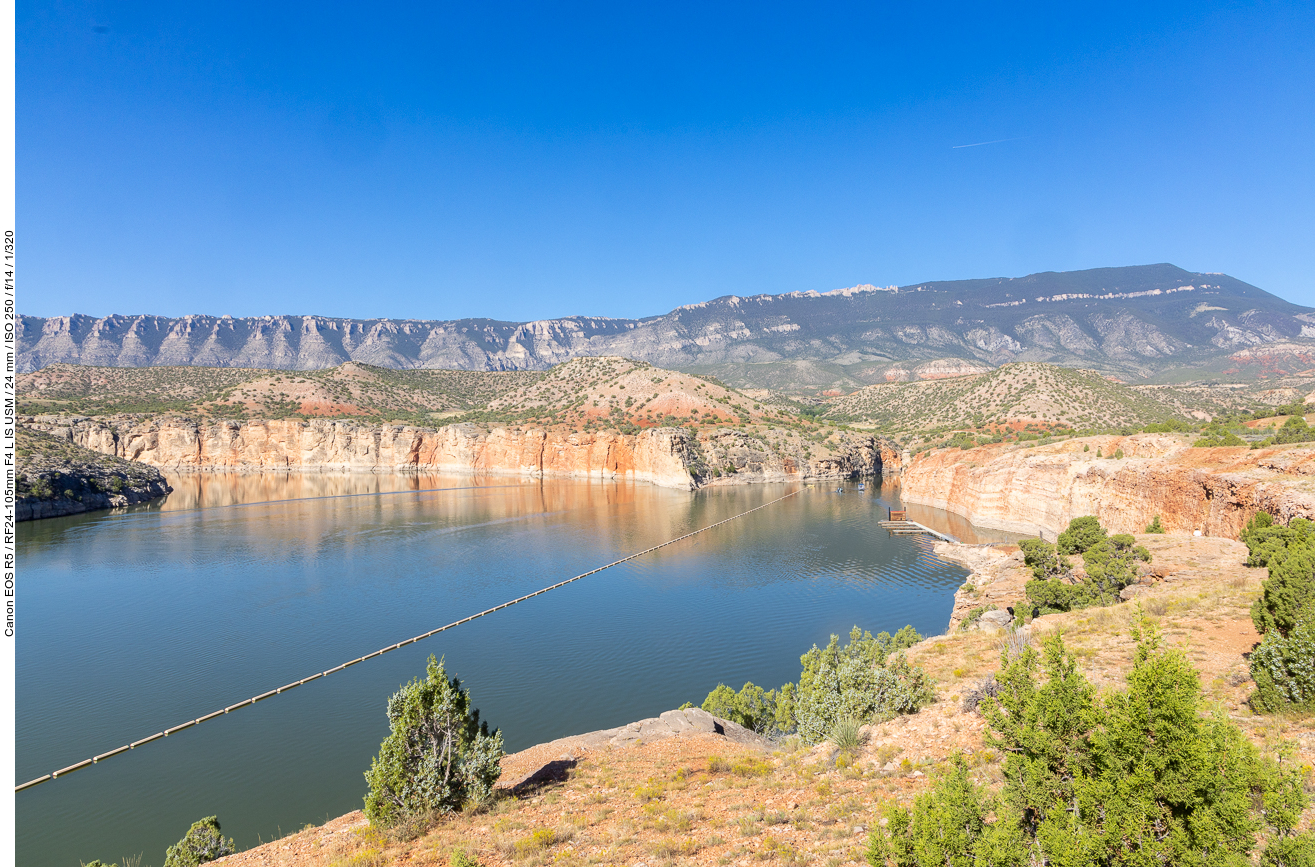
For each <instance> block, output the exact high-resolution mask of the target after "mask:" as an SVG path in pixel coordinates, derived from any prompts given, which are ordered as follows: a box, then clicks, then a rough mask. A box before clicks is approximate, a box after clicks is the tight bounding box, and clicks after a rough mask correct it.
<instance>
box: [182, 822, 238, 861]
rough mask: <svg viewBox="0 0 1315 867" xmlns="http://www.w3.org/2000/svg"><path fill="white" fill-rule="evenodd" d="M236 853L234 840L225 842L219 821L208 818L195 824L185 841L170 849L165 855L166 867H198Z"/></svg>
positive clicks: (186, 835)
mask: <svg viewBox="0 0 1315 867" xmlns="http://www.w3.org/2000/svg"><path fill="white" fill-rule="evenodd" d="M235 851H236V850H235V849H234V848H233V838H232V837H229V838H228V839H227V840H225V839H224V835H223V834H221V833H219V819H218V818H217V817H215V816H206V817H205V818H204V819H201V820H199V821H196V822H193V823H192V827H191V828H189V829H187V833H186V834H184V835H183V839H181V840H179V841H178V842H177V843H176V844H174V845H173V846H170V847H169V849H168V851H167V852H165V855H164V867H197V865H199V864H206V863H208V862H210V861H213V860H215V859H216V858H222V857H224V856H225V855H232V854H233V853H234V852H235Z"/></svg>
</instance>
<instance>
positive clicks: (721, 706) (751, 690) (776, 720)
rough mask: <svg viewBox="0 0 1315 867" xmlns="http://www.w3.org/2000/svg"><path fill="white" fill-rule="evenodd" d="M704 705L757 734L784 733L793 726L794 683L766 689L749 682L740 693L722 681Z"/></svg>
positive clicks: (711, 711) (713, 712) (705, 700)
mask: <svg viewBox="0 0 1315 867" xmlns="http://www.w3.org/2000/svg"><path fill="white" fill-rule="evenodd" d="M701 707H702V708H703V709H704V710H706V711H707V712H708V713H710V714H712V715H713V716H715V717H719V718H721V719H727V720H730V721H731V722H733V723H738V724H739V725H742V726H744V727H745V728H747V729H752V730H753V731H755V732H758V734H773V733H777V732H781V733H784V732H788V731H790V730H791V729H793V728H794V684H793V683H787V684H785V685H784V686H782V687H781V689H780V691H777V690H774V689H769V690H764V689H763V688H762V687H761V686H755V685H754V684H753V683H752V682H750V683H746V684H745V685H744V686H743V687H742V688H741V689H740V691H739V692H738V693H737V692H736V691H735V690H733V689H731V688H730V687H729V686H726V685H725V684H721V683H719V684H717V688H716V689H714V690H713V691H712V692H710V693H708V697H707V698H705V699H704V700H703V704H702V705H701Z"/></svg>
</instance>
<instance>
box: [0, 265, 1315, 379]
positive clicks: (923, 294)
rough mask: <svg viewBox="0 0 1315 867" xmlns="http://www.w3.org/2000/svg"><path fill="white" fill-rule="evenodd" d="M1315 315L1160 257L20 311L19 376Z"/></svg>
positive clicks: (788, 364) (663, 353)
mask: <svg viewBox="0 0 1315 867" xmlns="http://www.w3.org/2000/svg"><path fill="white" fill-rule="evenodd" d="M1312 313H1315V311H1312V309H1311V308H1307V307H1300V306H1298V305H1295V304H1291V303H1289V302H1287V301H1284V300H1283V299H1281V298H1278V297H1277V296H1274V295H1271V294H1270V293H1268V292H1265V291H1264V290H1262V289H1258V288H1256V287H1255V286H1251V285H1249V284H1247V283H1243V282H1242V281H1240V280H1236V279H1234V278H1232V277H1229V276H1227V275H1224V274H1201V273H1194V272H1190V271H1184V270H1182V269H1181V268H1177V267H1175V266H1173V265H1168V264H1161V265H1142V266H1132V267H1125V268H1097V269H1092V270H1088V271H1068V272H1045V273H1040V274H1031V275H1028V276H1026V277H1019V278H1003V277H1002V278H992V279H983V280H957V281H947V282H931V283H921V284H917V285H914V286H904V287H900V288H898V289H878V288H876V287H871V286H866V287H857V288H854V289H842V290H837V291H835V292H828V293H818V292H793V293H787V294H783V295H752V296H747V297H743V296H738V295H727V296H724V297H721V298H717V299H715V300H712V301H707V302H704V303H701V304H694V305H691V306H688V307H681V308H677V309H676V310H673V311H671V312H670V313H667V314H665V315H663V316H653V317H649V318H646V319H606V318H597V317H585V316H571V317H565V318H561V319H548V320H540V321H536V322H499V321H494V320H490V319H462V320H453V321H422V320H390V319H335V318H331V317H323V316H265V317H253V318H243V319H234V318H231V317H228V316H223V317H214V316H185V317H182V318H179V319H170V318H166V317H160V316H149V315H140V316H121V315H115V316H107V317H104V318H101V319H95V318H92V317H88V316H80V315H73V316H64V317H52V318H49V319H42V318H38V317H32V316H22V317H21V322H20V328H19V353H18V359H17V361H18V370H19V372H30V371H33V370H37V369H40V368H41V367H44V366H45V365H48V364H52V363H55V362H67V363H72V364H84V365H105V366H118V367H124V366H129V367H140V366H158V365H205V366H214V367H260V368H271V369H287V370H315V369H322V368H326V367H332V366H335V365H338V364H341V363H343V362H345V361H349V360H352V361H360V362H365V363H367V364H373V365H377V366H381V367H389V368H396V369H405V368H417V367H419V368H447V369H468V370H542V369H546V368H548V367H551V366H552V365H554V364H557V363H559V362H562V361H565V360H567V359H570V358H574V357H578V356H582V355H623V356H627V357H629V358H635V359H639V360H643V361H648V362H650V363H652V364H655V365H659V366H661V367H667V368H687V369H688V368H694V369H701V370H706V371H709V372H719V373H721V374H726V375H727V377H728V378H729V379H731V380H732V381H735V382H737V383H740V384H746V385H748V384H754V383H753V380H754V376H755V375H756V374H762V377H761V378H766V379H769V380H770V379H771V378H772V377H771V375H768V374H766V373H764V371H770V370H771V369H772V368H773V367H776V368H781V366H784V367H785V368H789V369H795V368H799V365H800V363H801V362H807V364H806V365H804V368H806V369H807V376H806V377H805V378H808V377H811V378H812V379H815V380H818V381H819V382H820V381H822V380H825V379H826V378H827V377H828V376H832V377H834V378H835V379H836V381H838V382H839V381H844V382H845V383H846V384H852V383H862V382H869V381H879V380H880V379H881V378H882V372H883V371H885V370H886V369H888V368H889V367H890V366H891V365H892V364H896V363H906V362H908V363H913V364H916V363H918V362H924V361H929V360H932V359H956V358H957V359H965V360H968V361H971V362H973V363H975V364H985V365H998V364H1003V363H1006V362H1010V361H1047V362H1052V363H1057V364H1063V365H1071V366H1080V367H1088V368H1094V369H1097V370H1101V371H1106V372H1110V373H1118V374H1121V375H1124V376H1133V377H1138V378H1142V377H1148V376H1152V375H1155V374H1156V373H1159V372H1162V371H1164V370H1166V369H1168V368H1171V367H1184V366H1186V367H1191V366H1195V365H1202V364H1206V363H1208V362H1210V361H1211V360H1217V359H1219V358H1221V357H1224V356H1227V355H1228V354H1229V353H1231V352H1234V351H1236V350H1237V349H1240V348H1243V347H1246V346H1254V345H1257V344H1264V343H1273V342H1277V341H1298V342H1301V341H1303V339H1304V338H1312V337H1315V316H1312ZM787 373H788V371H787ZM782 376H786V374H782ZM786 378H789V377H788V376H786Z"/></svg>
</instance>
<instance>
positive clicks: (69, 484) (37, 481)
mask: <svg viewBox="0 0 1315 867" xmlns="http://www.w3.org/2000/svg"><path fill="white" fill-rule="evenodd" d="M16 434H17V436H16V439H17V447H18V448H17V453H18V468H17V470H18V471H17V473H16V480H15V481H16V484H15V487H16V489H17V490H16V493H17V495H18V499H17V502H16V509H15V511H16V517H17V519H18V520H20V521H31V520H33V519H36V518H57V517H60V516H61V515H76V514H78V513H79V512H90V511H95V510H97V509H110V508H117V507H122V506H130V505H133V504H135V503H144V502H147V501H149V500H154V499H157V498H159V497H163V496H164V495H165V494H167V493H169V491H170V490H171V489H170V487H169V485H168V484H167V483H166V482H165V480H164V476H162V475H161V474H160V471H159V470H158V469H156V468H155V467H149V466H146V465H145V464H141V463H138V462H136V461H128V460H123V459H122V458H118V457H112V456H110V455H104V454H100V453H98V452H95V451H92V450H90V449H86V448H82V447H81V446H78V445H75V444H73V443H72V442H69V441H68V440H67V439H63V438H59V437H54V436H51V435H50V434H46V433H41V432H39V431H34V430H29V429H27V428H24V427H19V428H18V430H17V431H16Z"/></svg>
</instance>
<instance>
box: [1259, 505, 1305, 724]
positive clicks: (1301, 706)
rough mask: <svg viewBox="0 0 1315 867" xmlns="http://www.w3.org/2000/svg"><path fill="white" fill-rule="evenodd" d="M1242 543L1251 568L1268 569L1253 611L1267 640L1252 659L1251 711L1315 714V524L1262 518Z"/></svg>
mask: <svg viewBox="0 0 1315 867" xmlns="http://www.w3.org/2000/svg"><path fill="white" fill-rule="evenodd" d="M1241 538H1242V541H1243V542H1245V543H1246V546H1247V550H1248V552H1249V556H1248V557H1247V565H1248V566H1268V567H1269V578H1267V579H1266V580H1265V583H1264V584H1263V585H1262V588H1261V593H1260V598H1259V599H1257V600H1256V601H1255V603H1254V604H1253V605H1252V606H1251V620H1252V622H1253V623H1255V626H1256V630H1257V631H1258V632H1260V633H1262V634H1263V635H1264V636H1265V638H1264V640H1263V641H1261V643H1260V646H1259V647H1257V648H1256V649H1255V651H1253V652H1252V654H1251V660H1250V667H1251V678H1252V679H1253V680H1254V681H1255V683H1256V691H1255V692H1254V693H1253V694H1252V695H1251V699H1250V702H1251V707H1252V708H1253V709H1254V710H1256V711H1259V712H1261V713H1275V712H1278V711H1281V710H1288V709H1293V710H1312V709H1315V523H1312V522H1310V521H1307V520H1305V519H1303V518H1294V519H1293V520H1292V521H1291V522H1290V523H1289V524H1288V526H1286V527H1284V526H1281V525H1279V524H1275V523H1274V519H1273V518H1272V517H1271V516H1270V515H1269V514H1267V513H1265V512H1258V513H1257V514H1256V515H1255V516H1254V517H1253V518H1252V519H1251V520H1250V521H1248V522H1247V525H1246V528H1245V529H1243V530H1242V534H1241Z"/></svg>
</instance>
